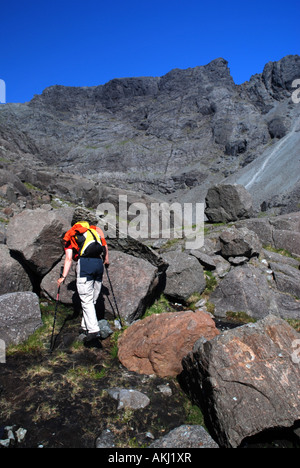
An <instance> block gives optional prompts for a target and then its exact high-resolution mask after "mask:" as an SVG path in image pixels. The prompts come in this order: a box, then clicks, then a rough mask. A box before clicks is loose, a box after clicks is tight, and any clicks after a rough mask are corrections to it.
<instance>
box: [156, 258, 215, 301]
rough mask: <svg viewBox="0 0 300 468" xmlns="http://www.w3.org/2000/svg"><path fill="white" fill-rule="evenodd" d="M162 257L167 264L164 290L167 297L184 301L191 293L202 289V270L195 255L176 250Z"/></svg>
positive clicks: (203, 280)
mask: <svg viewBox="0 0 300 468" xmlns="http://www.w3.org/2000/svg"><path fill="white" fill-rule="evenodd" d="M163 259H164V260H165V261H166V262H167V263H168V264H169V267H168V269H167V272H166V276H167V278H166V286H165V290H164V294H165V295H166V296H167V297H169V298H170V299H172V300H175V301H177V302H180V303H185V302H186V301H187V300H188V298H189V297H190V296H191V295H192V294H193V293H195V292H197V293H199V294H201V293H202V292H203V291H204V289H205V287H206V281H205V277H204V271H203V267H202V266H201V264H200V263H199V261H198V260H197V258H196V257H194V256H192V255H188V254H186V253H184V252H181V251H179V250H177V251H174V252H169V253H167V254H164V255H163Z"/></svg>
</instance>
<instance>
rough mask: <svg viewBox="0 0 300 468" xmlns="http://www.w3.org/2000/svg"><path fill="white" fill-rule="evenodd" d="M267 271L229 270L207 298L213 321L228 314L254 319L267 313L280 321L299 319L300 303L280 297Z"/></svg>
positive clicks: (289, 297)
mask: <svg viewBox="0 0 300 468" xmlns="http://www.w3.org/2000/svg"><path fill="white" fill-rule="evenodd" d="M269 276H270V275H269V273H268V270H267V269H265V270H264V269H262V268H258V267H257V266H254V265H249V264H247V265H243V266H238V267H235V268H233V269H231V270H230V271H229V272H228V273H227V275H226V276H225V278H224V279H223V280H222V281H221V282H220V283H219V285H218V286H217V287H216V289H215V290H214V291H213V292H212V294H211V295H210V301H211V302H212V303H213V304H214V305H215V311H214V314H215V315H216V317H222V318H224V317H226V314H227V312H244V313H246V314H247V315H249V316H250V317H253V318H255V319H262V318H264V317H265V316H266V315H269V314H270V313H272V314H274V315H278V316H280V317H282V318H293V319H299V318H300V303H299V301H297V299H295V298H294V297H293V296H291V295H288V294H284V293H281V292H280V291H278V290H277V288H276V283H275V282H274V281H273V279H272V280H271V282H270V280H269Z"/></svg>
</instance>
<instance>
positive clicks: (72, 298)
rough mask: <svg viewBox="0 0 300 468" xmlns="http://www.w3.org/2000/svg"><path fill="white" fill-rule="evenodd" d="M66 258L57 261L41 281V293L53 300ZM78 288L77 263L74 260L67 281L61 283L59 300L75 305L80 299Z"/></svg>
mask: <svg viewBox="0 0 300 468" xmlns="http://www.w3.org/2000/svg"><path fill="white" fill-rule="evenodd" d="M64 263H65V258H64V257H63V259H62V260H61V261H60V262H59V263H57V264H56V265H55V266H54V267H53V268H52V270H51V271H49V273H47V274H46V275H45V276H44V278H43V280H42V282H41V293H42V294H43V296H45V297H47V298H48V299H51V300H54V301H55V300H56V296H57V280H58V278H59V277H60V272H61V268H62V267H63V266H64ZM77 296H78V295H77V289H76V263H75V262H73V263H72V266H71V269H70V271H69V274H68V276H67V278H66V280H65V282H64V283H63V284H62V285H61V288H60V295H59V300H60V302H61V303H62V304H65V305H74V304H75V303H76V301H78V297H77Z"/></svg>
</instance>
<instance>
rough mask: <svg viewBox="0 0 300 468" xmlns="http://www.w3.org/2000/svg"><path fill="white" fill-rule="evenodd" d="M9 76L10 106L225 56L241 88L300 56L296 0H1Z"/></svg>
mask: <svg viewBox="0 0 300 468" xmlns="http://www.w3.org/2000/svg"><path fill="white" fill-rule="evenodd" d="M0 18H1V22H0V47H1V56H0V57H1V61H0V79H2V80H4V81H5V83H6V101H7V102H26V101H29V100H30V99H32V97H33V96H34V94H40V93H41V92H42V91H43V90H44V89H45V88H46V87H48V86H52V85H55V84H60V85H65V86H96V85H100V84H104V83H106V82H107V81H109V80H111V79H113V78H121V77H131V76H162V75H164V74H165V73H167V72H169V71H170V70H171V69H173V68H183V69H184V68H189V67H195V66H198V65H205V64H207V63H208V62H210V61H211V60H214V59H215V58H218V57H223V58H225V59H226V60H228V62H229V67H230V71H231V74H232V76H233V78H234V80H235V82H236V83H238V84H239V83H242V82H244V81H247V80H249V78H250V76H251V75H253V74H255V73H261V72H262V70H263V67H264V65H265V64H266V63H267V62H269V61H276V60H280V59H281V58H282V57H284V56H285V55H289V54H300V41H299V30H300V20H299V5H298V2H296V1H291V0H286V1H285V2H284V3H280V4H279V3H278V2H274V1H263V0H261V1H257V0H252V1H251V2H245V1H243V0H240V1H236V0H234V1H230V0H228V1H227V2H226V1H224V0H223V1H222V2H221V1H218V0H217V1H214V2H213V1H211V2H209V1H207V0H205V1H203V0H185V1H183V0H180V1H179V0H172V1H171V0H151V1H148V0H146V1H145V0H139V1H138V0H123V1H121V0H113V1H112V0H111V1H103V0H98V1H96V0H85V1H84V2H83V1H77V0H72V1H70V0H66V1H65V0H60V1H58V0H51V1H45V0H39V1H38V0H32V1H31V0H28V1H25V0H23V1H18V0H17V1H14V0H11V1H10V2H8V1H7V0H5V1H4V0H2V2H1V5H0Z"/></svg>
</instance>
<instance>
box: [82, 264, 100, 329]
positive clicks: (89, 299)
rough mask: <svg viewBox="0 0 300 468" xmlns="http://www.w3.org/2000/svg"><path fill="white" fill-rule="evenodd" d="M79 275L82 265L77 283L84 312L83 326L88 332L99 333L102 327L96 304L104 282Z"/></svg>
mask: <svg viewBox="0 0 300 468" xmlns="http://www.w3.org/2000/svg"><path fill="white" fill-rule="evenodd" d="M78 266H79V265H78ZM79 275H80V267H79V268H78V269H77V281H76V284H77V292H78V295H79V297H80V301H81V306H82V312H83V317H82V321H81V327H82V329H83V330H85V331H87V332H88V333H97V332H99V330H100V329H99V325H98V319H97V314H96V308H95V304H96V302H97V299H98V297H99V294H100V292H101V287H102V282H101V281H99V280H94V279H92V280H91V279H89V278H88V277H81V276H79Z"/></svg>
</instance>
